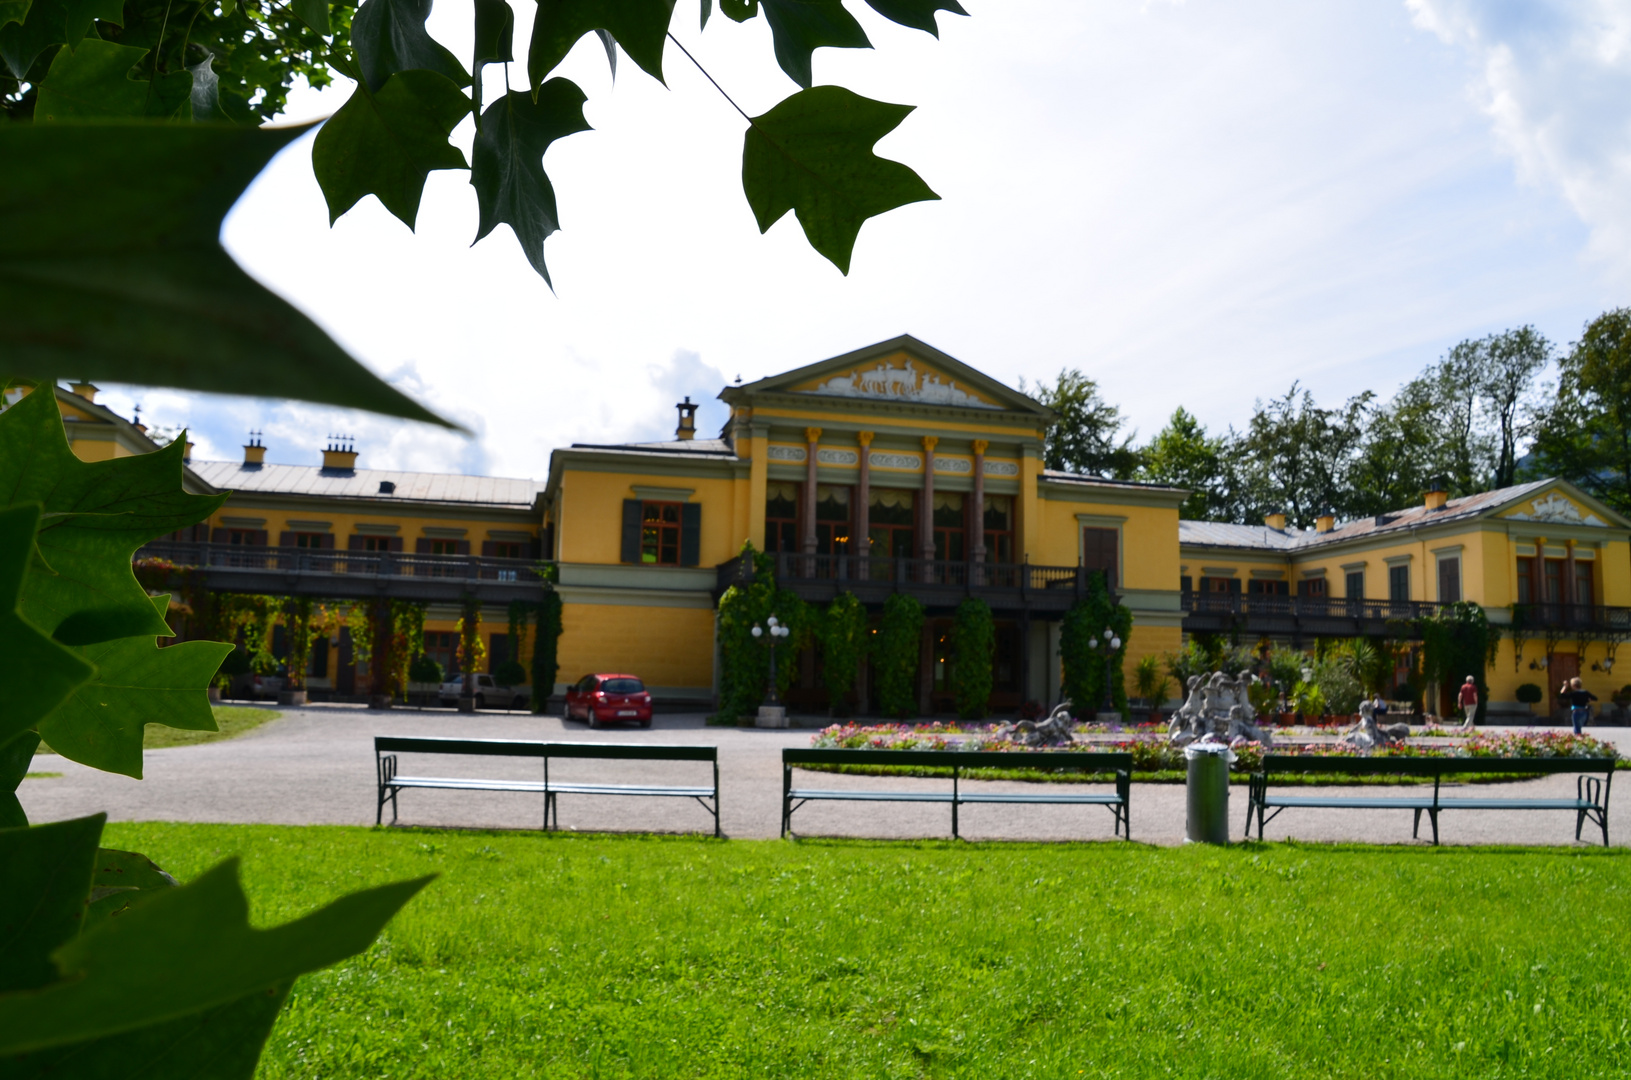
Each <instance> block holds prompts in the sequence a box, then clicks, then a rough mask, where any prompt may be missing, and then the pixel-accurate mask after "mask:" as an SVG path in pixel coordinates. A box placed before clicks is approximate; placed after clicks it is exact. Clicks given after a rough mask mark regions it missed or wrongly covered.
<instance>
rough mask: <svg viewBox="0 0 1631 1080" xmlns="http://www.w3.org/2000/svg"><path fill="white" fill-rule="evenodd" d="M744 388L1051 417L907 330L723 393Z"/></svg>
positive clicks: (755, 391) (1041, 407)
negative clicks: (895, 336)
mask: <svg viewBox="0 0 1631 1080" xmlns="http://www.w3.org/2000/svg"><path fill="white" fill-rule="evenodd" d="M743 392H745V393H746V394H762V393H782V394H800V395H810V396H812V397H825V398H842V399H848V400H853V401H856V402H876V403H881V404H894V405H902V404H910V405H928V406H935V407H941V408H948V407H949V408H962V409H980V410H984V411H988V412H1023V413H1026V414H1027V415H1030V416H1036V417H1039V418H1045V417H1048V416H1050V415H1051V410H1049V409H1048V408H1047V407H1046V406H1044V405H1042V404H1040V403H1039V402H1037V401H1035V400H1034V399H1032V398H1029V397H1027V396H1025V395H1024V394H1021V393H1020V392H1019V391H1017V390H1014V389H1012V388H1010V387H1007V386H1004V385H1003V384H1002V383H1000V382H997V381H996V380H995V379H993V378H991V377H990V376H988V375H986V374H984V373H983V372H980V371H977V370H976V369H974V368H972V367H969V366H968V365H967V364H965V363H963V362H962V361H960V360H958V359H956V358H954V357H952V356H948V355H947V354H946V353H943V352H941V351H940V350H939V349H936V348H934V347H933V346H931V345H926V344H924V343H923V342H921V341H919V340H917V339H916V338H914V337H911V336H910V335H904V334H903V335H902V336H900V337H898V338H892V339H891V340H889V341H883V342H879V343H878V344H876V345H869V346H867V347H866V348H864V349H857V350H855V351H854V352H849V353H845V354H844V355H842V356H835V357H832V358H831V359H828V360H822V361H820V362H819V363H815V364H809V365H806V366H805V367H801V368H797V369H795V370H793V371H789V372H785V373H783V374H781V375H774V376H771V377H770V378H767V379H760V380H758V381H757V382H753V383H749V384H747V385H745V386H740V387H730V388H729V389H728V390H727V391H726V393H725V394H724V395H721V396H723V397H725V398H726V399H727V400H729V399H730V398H731V397H733V396H735V395H736V394H738V393H743Z"/></svg>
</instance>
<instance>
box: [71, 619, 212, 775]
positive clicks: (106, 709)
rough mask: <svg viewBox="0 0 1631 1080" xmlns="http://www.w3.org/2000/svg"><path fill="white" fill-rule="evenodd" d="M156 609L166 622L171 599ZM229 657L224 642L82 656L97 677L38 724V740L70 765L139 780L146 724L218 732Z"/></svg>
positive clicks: (112, 648) (116, 648)
mask: <svg viewBox="0 0 1631 1080" xmlns="http://www.w3.org/2000/svg"><path fill="white" fill-rule="evenodd" d="M152 605H153V609H154V611H155V612H156V613H157V614H158V616H159V618H160V619H161V620H162V619H163V617H164V611H165V609H166V608H168V607H169V606H170V598H169V597H168V596H156V597H154V598H153V599H152ZM165 636H167V637H168V636H172V635H170V634H169V633H168V632H166V635H165ZM231 651H232V645H231V644H230V643H229V642H225V641H184V642H181V643H180V644H177V645H171V646H169V647H168V648H163V649H161V648H159V647H158V643H157V642H156V641H154V640H153V639H152V638H150V637H146V636H142V637H123V638H117V639H115V640H113V641H103V642H99V643H97V644H95V645H85V646H82V647H81V648H80V649H79V654H80V656H82V657H83V658H84V659H85V660H87V661H89V662H90V663H91V664H93V665H95V667H96V674H95V675H94V676H93V677H92V678H91V679H90V680H89V681H88V682H86V683H84V684H83V685H81V686H80V687H79V688H78V689H76V690H75V691H74V692H73V694H71V695H70V696H69V697H68V699H67V700H66V701H64V702H63V703H62V704H61V705H58V706H57V707H56V709H55V710H53V711H52V713H51V714H50V715H49V716H47V717H46V718H45V719H44V720H41V721H40V723H39V732H40V736H41V737H42V738H44V739H45V741H46V742H48V743H50V744H51V749H53V750H55V751H56V752H57V753H59V754H61V755H62V756H63V757H65V758H68V759H69V760H70V761H77V762H79V763H80V764H81V765H89V766H90V767H91V768H93V769H101V770H103V771H104V772H116V773H123V774H124V775H126V776H133V777H135V778H136V779H138V780H140V779H141V777H142V736H143V732H144V730H145V729H146V727H147V725H148V724H164V725H166V726H168V727H173V728H182V729H184V730H187V731H215V730H216V726H215V714H214V713H213V712H212V711H211V710H210V702H209V685H210V680H211V679H213V678H214V677H215V673H216V672H217V671H219V670H220V668H221V661H222V660H224V659H225V658H226V655H227V653H229V652H231Z"/></svg>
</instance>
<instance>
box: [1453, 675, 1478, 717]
mask: <svg viewBox="0 0 1631 1080" xmlns="http://www.w3.org/2000/svg"><path fill="white" fill-rule="evenodd" d="M1456 704H1458V705H1460V706H1461V726H1462V727H1469V728H1470V727H1472V721H1473V718H1474V717H1475V716H1477V715H1478V684H1477V683H1475V682H1473V679H1472V676H1471V675H1468V676H1467V681H1466V682H1464V683H1462V684H1461V695H1460V697H1458V698H1457V699H1456Z"/></svg>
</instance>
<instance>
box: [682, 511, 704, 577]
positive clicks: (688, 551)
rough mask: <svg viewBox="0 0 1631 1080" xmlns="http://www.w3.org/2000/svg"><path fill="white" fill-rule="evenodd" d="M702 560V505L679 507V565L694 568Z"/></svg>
mask: <svg viewBox="0 0 1631 1080" xmlns="http://www.w3.org/2000/svg"><path fill="white" fill-rule="evenodd" d="M701 559H702V504H701V503H686V504H685V505H684V506H682V507H680V565H681V566H695V565H696V564H697V563H698V562H699V561H701Z"/></svg>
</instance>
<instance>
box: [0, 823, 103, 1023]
mask: <svg viewBox="0 0 1631 1080" xmlns="http://www.w3.org/2000/svg"><path fill="white" fill-rule="evenodd" d="M105 821H107V815H106V814H96V815H93V816H91V817H85V818H75V819H74V820H72V821H55V822H52V823H51V824H49V825H37V826H35V827H34V828H32V829H4V830H0V883H3V884H4V887H3V888H0V1001H5V1000H6V997H5V995H6V994H7V993H9V992H12V991H19V990H35V989H38V988H40V987H42V986H46V985H49V984H50V983H51V982H53V981H55V979H56V978H57V969H56V966H55V965H54V964H52V962H51V954H52V953H53V952H55V951H56V950H57V949H58V948H61V947H62V946H63V945H66V944H67V943H68V942H69V941H71V940H73V937H74V935H75V934H77V933H79V922H80V916H81V915H82V914H83V912H84V910H85V897H86V896H87V895H88V894H89V893H90V890H91V865H92V861H93V860H94V859H95V857H96V842H97V840H98V839H100V838H101V836H102V825H103V823H104V822H105Z"/></svg>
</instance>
